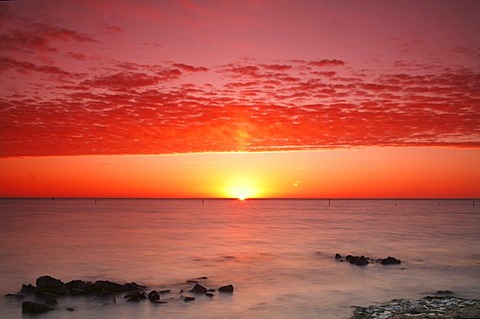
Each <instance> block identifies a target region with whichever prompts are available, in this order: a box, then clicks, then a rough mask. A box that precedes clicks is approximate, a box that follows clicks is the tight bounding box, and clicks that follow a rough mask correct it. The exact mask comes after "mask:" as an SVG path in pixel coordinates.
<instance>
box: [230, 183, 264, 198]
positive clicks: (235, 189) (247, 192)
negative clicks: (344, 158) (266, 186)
mask: <svg viewBox="0 0 480 319" xmlns="http://www.w3.org/2000/svg"><path fill="white" fill-rule="evenodd" d="M260 193H261V192H260V188H259V187H258V186H256V184H255V183H254V182H253V181H251V180H247V179H242V180H235V181H232V182H231V183H230V184H229V185H228V186H227V187H226V189H225V195H226V196H227V197H231V198H238V199H240V200H245V199H247V198H255V197H260Z"/></svg>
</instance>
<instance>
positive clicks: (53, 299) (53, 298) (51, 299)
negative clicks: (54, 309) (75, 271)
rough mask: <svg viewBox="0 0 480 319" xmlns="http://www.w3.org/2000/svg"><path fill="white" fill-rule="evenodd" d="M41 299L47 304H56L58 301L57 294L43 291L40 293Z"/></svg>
mask: <svg viewBox="0 0 480 319" xmlns="http://www.w3.org/2000/svg"><path fill="white" fill-rule="evenodd" d="M42 297H43V299H44V300H45V303H46V304H47V305H49V306H53V305H56V304H57V303H58V301H57V295H54V294H52V293H49V292H44V293H43V294H42Z"/></svg>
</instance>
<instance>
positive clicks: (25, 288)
mask: <svg viewBox="0 0 480 319" xmlns="http://www.w3.org/2000/svg"><path fill="white" fill-rule="evenodd" d="M20 292H21V293H24V294H28V295H30V294H34V293H35V286H33V285H32V284H28V285H25V284H23V285H22V290H20Z"/></svg>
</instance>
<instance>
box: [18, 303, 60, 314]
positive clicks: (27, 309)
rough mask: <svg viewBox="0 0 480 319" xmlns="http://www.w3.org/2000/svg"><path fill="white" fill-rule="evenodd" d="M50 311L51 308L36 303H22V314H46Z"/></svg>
mask: <svg viewBox="0 0 480 319" xmlns="http://www.w3.org/2000/svg"><path fill="white" fill-rule="evenodd" d="M50 310H53V308H52V307H50V306H47V305H46V304H43V303H39V302H36V301H24V302H23V303H22V312H24V313H31V314H37V313H44V312H48V311H50Z"/></svg>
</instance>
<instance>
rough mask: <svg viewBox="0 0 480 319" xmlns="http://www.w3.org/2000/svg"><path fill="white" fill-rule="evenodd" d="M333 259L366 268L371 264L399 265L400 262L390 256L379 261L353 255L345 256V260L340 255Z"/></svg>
mask: <svg viewBox="0 0 480 319" xmlns="http://www.w3.org/2000/svg"><path fill="white" fill-rule="evenodd" d="M335 259H336V260H338V261H340V262H345V261H347V262H349V263H351V264H352V265H356V266H366V265H368V264H373V263H380V264H382V265H400V264H401V263H402V261H401V260H400V259H397V258H395V257H392V256H388V257H387V258H379V259H373V258H370V257H365V256H363V255H362V256H353V255H347V256H346V257H345V259H344V258H343V257H342V255H340V254H339V253H337V254H335Z"/></svg>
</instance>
